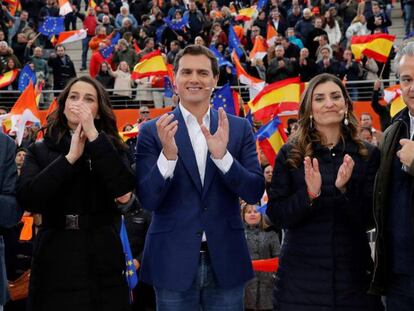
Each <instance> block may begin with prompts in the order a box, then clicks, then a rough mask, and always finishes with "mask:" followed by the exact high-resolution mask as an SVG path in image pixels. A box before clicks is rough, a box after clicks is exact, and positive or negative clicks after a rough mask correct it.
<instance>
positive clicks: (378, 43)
mask: <svg viewBox="0 0 414 311" xmlns="http://www.w3.org/2000/svg"><path fill="white" fill-rule="evenodd" d="M394 40H395V36H394V35H389V34H385V33H379V34H374V35H367V36H353V37H352V40H351V50H352V53H354V56H355V58H356V59H357V60H359V59H361V58H362V54H364V55H366V56H367V57H371V58H373V59H375V60H376V61H378V62H381V63H385V62H387V59H388V56H389V55H390V52H391V49H392V44H393V43H394Z"/></svg>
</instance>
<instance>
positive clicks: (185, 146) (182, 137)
mask: <svg viewBox="0 0 414 311" xmlns="http://www.w3.org/2000/svg"><path fill="white" fill-rule="evenodd" d="M173 114H174V115H175V119H176V120H178V130H177V133H176V134H175V143H176V144H177V147H178V158H179V159H181V162H182V163H183V165H184V167H185V168H186V169H187V172H188V174H189V175H190V177H191V179H192V181H193V183H194V185H195V186H196V188H197V190H198V191H199V192H200V194H201V179H200V174H199V173H198V167H197V161H196V158H195V155H194V150H193V146H192V145H191V140H190V136H189V135H188V130H187V126H186V124H185V121H184V118H183V115H182V114H181V110H180V108H179V107H177V108H175V109H174V111H173Z"/></svg>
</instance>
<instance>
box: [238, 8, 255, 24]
mask: <svg viewBox="0 0 414 311" xmlns="http://www.w3.org/2000/svg"><path fill="white" fill-rule="evenodd" d="M256 14H257V10H256V6H255V5H254V6H252V7H250V8H244V9H240V10H239V14H237V16H236V18H235V19H236V21H249V20H252V19H254V16H255V15H256Z"/></svg>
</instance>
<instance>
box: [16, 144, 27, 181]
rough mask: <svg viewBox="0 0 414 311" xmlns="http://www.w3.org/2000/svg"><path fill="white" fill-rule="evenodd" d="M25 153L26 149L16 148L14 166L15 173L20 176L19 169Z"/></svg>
mask: <svg viewBox="0 0 414 311" xmlns="http://www.w3.org/2000/svg"><path fill="white" fill-rule="evenodd" d="M26 154H27V149H26V148H24V147H20V148H18V149H17V150H16V158H15V163H16V168H17V175H19V176H20V172H21V169H22V167H23V163H24V159H25V157H26Z"/></svg>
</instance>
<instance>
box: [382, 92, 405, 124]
mask: <svg viewBox="0 0 414 311" xmlns="http://www.w3.org/2000/svg"><path fill="white" fill-rule="evenodd" d="M384 100H385V101H386V102H387V103H388V104H389V105H391V107H390V115H391V118H393V117H394V116H395V115H396V114H397V113H399V112H400V111H401V110H403V109H404V108H405V107H407V106H406V105H405V103H404V100H403V98H402V96H401V89H400V85H399V84H396V85H393V86H390V87H387V88H386V89H384Z"/></svg>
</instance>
